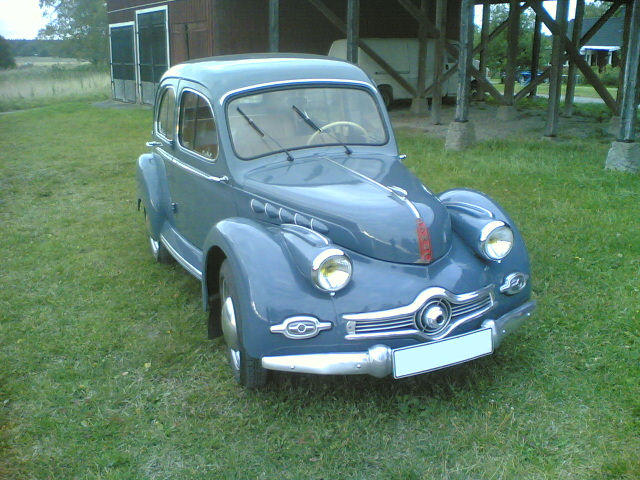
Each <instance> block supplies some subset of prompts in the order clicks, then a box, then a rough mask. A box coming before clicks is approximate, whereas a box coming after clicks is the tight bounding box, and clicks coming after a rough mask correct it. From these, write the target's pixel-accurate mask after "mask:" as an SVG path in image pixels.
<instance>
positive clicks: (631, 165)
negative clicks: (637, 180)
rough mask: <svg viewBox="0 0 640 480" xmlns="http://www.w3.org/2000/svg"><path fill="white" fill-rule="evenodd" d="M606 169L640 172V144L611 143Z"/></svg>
mask: <svg viewBox="0 0 640 480" xmlns="http://www.w3.org/2000/svg"><path fill="white" fill-rule="evenodd" d="M604 168H606V169H607V170H618V171H620V172H629V173H637V172H638V170H640V143H636V142H618V141H615V142H613V143H611V148H610V149H609V153H608V154H607V162H606V163H605V167H604Z"/></svg>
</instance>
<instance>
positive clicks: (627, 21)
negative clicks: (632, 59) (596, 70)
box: [616, 6, 633, 105]
mask: <svg viewBox="0 0 640 480" xmlns="http://www.w3.org/2000/svg"><path fill="white" fill-rule="evenodd" d="M632 10H633V9H631V8H629V6H627V7H625V12H624V28H623V30H622V49H621V50H620V76H619V77H618V92H617V94H616V102H618V105H620V104H621V103H622V96H623V91H624V72H625V65H626V63H627V47H628V44H629V28H630V27H631V12H632Z"/></svg>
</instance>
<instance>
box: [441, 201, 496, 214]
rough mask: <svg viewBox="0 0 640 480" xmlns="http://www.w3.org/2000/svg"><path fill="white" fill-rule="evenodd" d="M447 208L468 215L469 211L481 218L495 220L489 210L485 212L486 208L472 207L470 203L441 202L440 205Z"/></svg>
mask: <svg viewBox="0 0 640 480" xmlns="http://www.w3.org/2000/svg"><path fill="white" fill-rule="evenodd" d="M442 204H443V205H444V206H445V207H447V208H454V209H456V210H463V211H466V212H467V213H469V211H471V212H474V213H477V214H482V215H483V216H487V217H490V218H495V215H494V214H493V212H492V211H491V210H487V209H486V208H483V207H479V206H478V205H473V204H472V203H467V202H443V203H442Z"/></svg>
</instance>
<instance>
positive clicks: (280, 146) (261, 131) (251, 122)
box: [236, 107, 293, 162]
mask: <svg viewBox="0 0 640 480" xmlns="http://www.w3.org/2000/svg"><path fill="white" fill-rule="evenodd" d="M236 110H237V111H238V113H239V114H240V115H242V117H243V118H244V119H245V120H246V121H247V123H248V124H249V125H250V126H251V128H253V129H254V130H255V131H256V132H257V133H258V135H260V136H261V137H262V138H263V139H264V137H265V136H266V137H267V138H268V139H269V140H271V141H272V142H273V143H275V144H276V145H277V146H278V148H280V150H282V151H283V152H284V153H286V154H287V159H288V160H289V161H290V162H293V156H292V155H291V152H289V150H287V149H286V148H284V147H283V146H282V145H281V144H280V142H278V141H277V140H276V139H275V138H273V136H271V135H269V133H268V132H265V131H263V130H262V129H261V128H260V127H259V126H258V125H256V122H254V121H253V120H251V118H250V117H249V116H248V115H247V114H246V113H244V112H243V111H242V110H241V109H240V107H236Z"/></svg>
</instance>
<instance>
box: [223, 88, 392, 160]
mask: <svg viewBox="0 0 640 480" xmlns="http://www.w3.org/2000/svg"><path fill="white" fill-rule="evenodd" d="M227 118H228V121H229V128H230V132H231V139H232V142H233V147H234V149H235V151H236V153H237V155H238V156H239V157H240V158H243V159H247V160H248V159H253V158H258V157H262V156H264V155H268V154H270V153H275V152H282V151H287V150H295V149H299V148H306V147H309V146H323V145H383V144H385V143H386V142H387V133H386V130H385V128H384V123H383V121H382V118H381V116H380V111H379V110H378V106H377V104H376V101H375V100H374V97H373V96H372V95H371V93H370V92H368V91H366V90H363V89H361V88H348V87H322V86H318V87H304V88H289V89H286V90H271V91H267V92H261V93H254V94H251V95H246V96H243V97H238V98H235V99H233V100H232V101H231V102H229V105H228V107H227ZM346 148H347V151H349V149H348V147H346Z"/></svg>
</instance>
